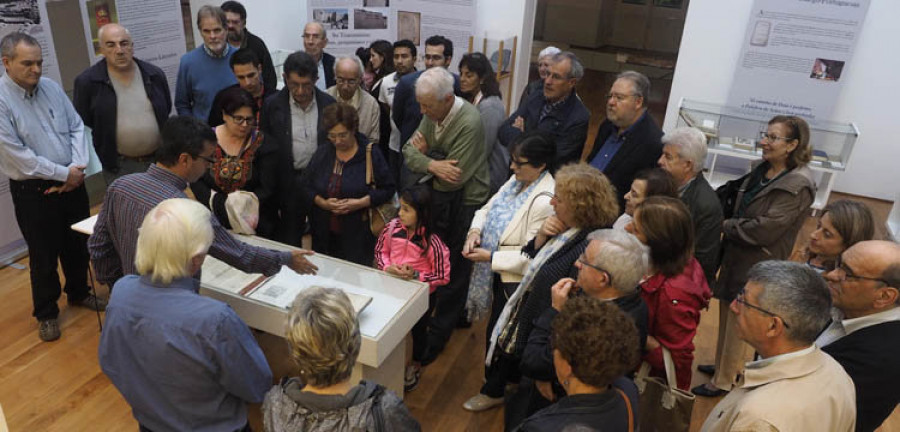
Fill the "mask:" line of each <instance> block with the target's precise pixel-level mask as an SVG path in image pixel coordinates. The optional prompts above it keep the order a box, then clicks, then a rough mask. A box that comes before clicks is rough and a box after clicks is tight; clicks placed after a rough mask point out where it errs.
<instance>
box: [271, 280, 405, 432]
mask: <svg viewBox="0 0 900 432" xmlns="http://www.w3.org/2000/svg"><path fill="white" fill-rule="evenodd" d="M287 326H288V328H287V331H286V337H287V340H288V348H289V350H290V355H291V358H292V359H293V360H294V362H295V363H296V364H297V368H298V373H299V376H298V377H294V378H289V379H284V380H282V381H281V383H279V384H278V385H276V386H274V387H273V388H272V389H271V390H269V393H268V394H266V400H265V402H264V403H263V424H264V426H265V430H266V431H271V432H275V431H278V432H284V431H356V430H384V431H394V430H397V431H401V430H402V431H410V430H412V431H417V430H419V429H420V428H419V423H418V422H417V421H416V420H415V419H414V418H413V417H412V415H410V413H409V410H407V409H406V406H404V405H403V401H402V400H401V399H400V398H399V397H397V395H396V394H394V393H393V392H392V391H390V390H387V389H385V388H384V387H382V386H381V385H379V384H376V383H374V382H370V381H366V380H362V381H360V382H359V384H356V385H354V384H352V383H351V382H350V376H351V375H352V373H353V367H354V366H355V365H356V358H357V356H359V349H360V345H361V343H362V338H361V336H360V333H359V321H358V320H357V317H356V312H355V311H354V309H353V305H352V304H351V303H350V298H348V297H347V294H344V292H343V291H341V290H339V289H337V288H322V287H309V288H307V289H305V290H304V291H302V292H300V294H297V298H295V299H294V304H293V306H291V312H290V314H289V315H288V322H287Z"/></svg>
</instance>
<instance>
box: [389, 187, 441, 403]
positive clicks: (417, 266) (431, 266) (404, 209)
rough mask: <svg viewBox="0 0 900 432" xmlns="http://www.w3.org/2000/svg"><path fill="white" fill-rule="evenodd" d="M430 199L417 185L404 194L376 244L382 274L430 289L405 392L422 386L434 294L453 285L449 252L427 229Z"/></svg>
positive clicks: (415, 333)
mask: <svg viewBox="0 0 900 432" xmlns="http://www.w3.org/2000/svg"><path fill="white" fill-rule="evenodd" d="M430 198H431V194H430V190H429V189H428V187H427V186H423V185H417V186H414V187H411V188H409V189H406V190H405V191H403V193H402V194H401V195H400V213H399V214H398V216H397V217H396V218H394V219H392V220H391V221H390V222H388V224H387V225H386V226H385V227H384V230H382V231H381V235H380V236H378V242H377V243H376V244H375V265H376V266H377V267H378V269H379V270H384V271H385V272H388V273H390V274H392V275H394V276H397V277H401V278H403V279H416V280H419V281H422V282H426V283H428V286H429V292H430V295H429V297H428V311H427V312H425V315H423V316H422V318H421V319H419V322H417V323H416V325H415V326H413V329H412V339H413V357H412V360H413V361H412V364H410V365H408V366H407V367H406V375H405V378H404V387H405V388H406V391H411V390H412V389H414V388H416V385H418V383H419V375H420V374H421V359H422V357H424V354H425V347H426V346H427V345H428V343H427V342H428V324H429V322H430V321H431V313H432V311H433V310H434V290H435V289H436V288H437V287H439V286H441V285H446V284H447V283H448V282H450V251H449V250H448V249H447V245H445V244H444V242H443V241H441V238H440V237H438V235H437V234H433V233H431V231H430V230H429V229H428V224H429V223H428V221H430V220H431V219H430V217H429V216H430V213H431V212H430V208H431V202H430V201H431V199H430Z"/></svg>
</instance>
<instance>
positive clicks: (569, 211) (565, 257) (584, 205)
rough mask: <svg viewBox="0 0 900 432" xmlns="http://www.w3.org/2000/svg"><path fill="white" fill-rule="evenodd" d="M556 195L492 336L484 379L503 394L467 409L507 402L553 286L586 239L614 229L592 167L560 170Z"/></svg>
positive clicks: (610, 200)
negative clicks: (507, 388)
mask: <svg viewBox="0 0 900 432" xmlns="http://www.w3.org/2000/svg"><path fill="white" fill-rule="evenodd" d="M554 191H555V193H554V196H553V198H552V199H551V200H550V204H551V205H552V206H553V208H554V211H555V213H556V214H555V215H554V216H550V217H548V218H547V219H545V220H544V223H543V224H542V225H541V228H540V229H539V230H538V232H537V234H536V235H535V237H534V238H533V239H532V240H531V241H530V242H529V243H528V244H527V245H525V247H524V248H522V252H523V253H525V254H527V255H528V256H529V257H531V262H530V263H529V264H528V268H527V269H526V270H525V273H524V274H523V275H522V280H521V282H519V286H518V287H517V288H516V290H515V292H513V294H512V295H511V296H510V297H509V299H508V300H507V301H506V305H505V306H504V307H503V311H502V312H501V313H500V316H499V318H498V319H497V323H496V324H495V325H494V329H493V331H492V333H491V341H490V347H489V348H488V353H487V359H486V364H487V368H488V369H487V372H486V377H487V381H488V382H499V383H500V385H496V386H491V388H492V389H495V390H499V391H497V392H496V393H494V394H485V393H483V392H479V393H478V394H477V395H475V396H473V397H472V398H470V399H469V400H468V401H466V402H465V403H464V404H463V408H465V409H467V410H469V411H483V410H486V409H489V408H492V407H495V406H497V405H500V404H501V403H503V392H504V389H505V384H506V383H515V382H518V380H519V366H518V365H519V361H520V360H521V358H522V353H523V351H524V350H525V345H526V342H528V335H529V333H530V332H531V329H532V325H533V322H534V320H535V319H536V318H537V317H538V316H540V314H541V313H542V312H544V310H545V309H547V308H549V307H550V287H552V286H553V284H554V283H556V282H557V281H558V280H559V279H561V278H563V277H566V276H569V274H570V272H571V271H572V269H573V264H574V263H575V260H577V259H578V257H579V256H580V255H581V254H582V253H584V250H585V248H587V244H588V240H587V235H588V234H589V233H590V232H591V231H593V230H596V229H600V228H609V227H611V226H612V224H613V222H614V221H615V220H616V217H617V216H618V215H619V204H618V202H617V199H616V192H615V189H613V187H612V184H610V182H609V180H608V179H607V178H606V176H604V175H603V173H601V172H600V171H599V170H597V169H596V168H593V167H591V166H590V165H588V164H585V163H579V164H571V165H566V166H564V167H563V168H562V169H560V170H559V171H557V173H556V185H555V188H554ZM487 387H488V386H487V385H485V387H483V388H482V391H484V390H486V389H487Z"/></svg>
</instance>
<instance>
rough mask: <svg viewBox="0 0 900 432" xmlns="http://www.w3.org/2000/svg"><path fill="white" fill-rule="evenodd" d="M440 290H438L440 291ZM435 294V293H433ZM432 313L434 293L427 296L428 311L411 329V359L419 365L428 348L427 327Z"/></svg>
mask: <svg viewBox="0 0 900 432" xmlns="http://www.w3.org/2000/svg"><path fill="white" fill-rule="evenodd" d="M440 289H441V288H438V290H440ZM435 292H437V291H435ZM432 313H434V293H431V294H429V295H428V310H426V311H425V315H422V318H419V321H417V322H416V324H415V325H414V326H413V328H412V331H411V333H412V345H413V346H412V359H413V361H417V362H419V363H421V362H422V359H424V358H425V349H426V348H427V347H428V325H429V324H431V314H432Z"/></svg>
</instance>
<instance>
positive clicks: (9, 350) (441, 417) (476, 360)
mask: <svg viewBox="0 0 900 432" xmlns="http://www.w3.org/2000/svg"><path fill="white" fill-rule="evenodd" d="M840 197H841V195H840V194H833V199H837V198H840ZM864 201H866V202H867V203H868V204H869V205H870V207H872V209H873V210H874V211H875V215H876V220H877V221H879V228H880V227H882V226H883V222H884V220H885V218H886V217H887V213H888V212H889V210H890V205H889V203H886V202H882V201H876V200H864ZM814 226H815V221H814V219H812V218H810V219H809V220H808V221H807V223H806V224H805V226H804V229H803V232H801V234H800V235H799V236H798V238H799V239H806V238H807V237H808V233H809V231H810V230H811V229H812V228H813V227H814ZM882 230H883V229H882ZM804 243H805V241H798V242H797V247H802V246H803V244H804ZM19 264H23V265H26V266H27V264H28V261H27V259H23V260H22V261H20V262H19ZM0 281H2V282H0V304H2V305H3V309H2V310H3V311H2V313H0V406H2V412H3V413H4V414H5V415H6V420H7V422H8V423H9V430H10V431H14V432H17V431H82V430H85V431H123V430H136V429H137V424H136V422H135V421H134V419H133V418H132V416H131V410H130V408H129V406H128V404H127V403H126V402H125V400H124V399H123V398H122V396H121V395H120V394H119V393H118V391H116V389H115V388H114V387H113V386H112V384H111V383H110V382H109V380H108V379H107V378H106V376H105V375H103V373H102V372H101V371H100V368H99V366H98V364H97V344H98V340H99V333H98V327H97V316H96V314H94V313H92V312H90V311H88V310H86V309H82V308H69V307H68V306H66V304H65V298H63V299H61V301H60V308H61V311H62V312H61V314H60V324H61V327H62V332H63V336H62V339H60V340H59V341H56V342H52V343H43V342H41V341H40V340H39V339H38V335H37V322H35V320H34V319H33V318H32V317H31V293H30V288H29V282H28V272H27V271H26V270H19V269H15V268H12V267H6V268H3V269H0ZM99 294H100V295H101V296H105V295H107V292H106V289H105V288H103V287H101V289H100V291H99ZM717 308H718V304H717V303H716V302H715V301H714V302H713V304H712V305H711V307H710V309H709V310H707V311H704V312H703V315H702V318H701V322H700V329H699V331H698V334H697V337H696V339H695V344H696V346H697V351H696V362H697V363H698V364H699V363H712V360H713V357H714V356H715V352H714V351H715V337H716V318H717V314H718V312H717V311H718V309H717ZM484 326H485V323H484V322H481V323H477V324H476V325H475V326H473V327H472V328H471V329H466V330H458V331H456V332H455V333H454V335H453V338H452V339H451V341H450V343H449V344H448V346H447V349H446V350H445V352H444V353H443V354H442V355H441V356H440V357H439V358H438V359H437V361H435V362H434V363H433V364H431V365H430V366H428V367H427V368H425V370H424V373H423V375H422V380H421V383H420V385H419V387H418V388H417V389H416V390H414V391H413V392H411V393H409V394H408V395H406V403H407V405H408V406H409V408H410V410H411V411H412V413H413V415H414V416H415V417H416V418H417V419H419V421H420V422H421V423H422V426H423V429H424V430H426V431H448V432H449V431H502V430H503V410H502V409H494V410H490V411H487V412H483V413H479V414H473V413H470V412H468V411H465V410H463V409H462V403H463V402H464V401H465V400H466V399H467V398H469V397H470V396H472V395H474V394H475V393H476V392H478V389H479V388H480V387H481V383H482V376H483V365H482V359H483V352H484ZM706 379H707V377H706V376H704V375H703V374H700V373H699V372H695V374H694V377H693V383H694V384H699V383H702V382H704V381H705V380H706ZM715 402H717V400H715V399H705V398H698V399H697V402H696V404H695V405H694V421H693V425H692V428H691V429H692V430H698V429H699V427H700V425H701V424H702V422H703V419H704V418H705V417H706V415H707V414H708V413H709V412H710V411H711V410H712V408H713V406H714V405H715ZM250 416H251V425H253V426H254V429H255V430H262V428H261V420H260V414H259V407H258V406H253V407H251V411H250ZM0 430H2V427H0ZM881 431H882V432H900V411H895V412H894V414H893V415H892V416H891V417H890V418H889V419H888V421H887V422H886V423H885V424H884V425H883V426H882V429H881Z"/></svg>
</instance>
